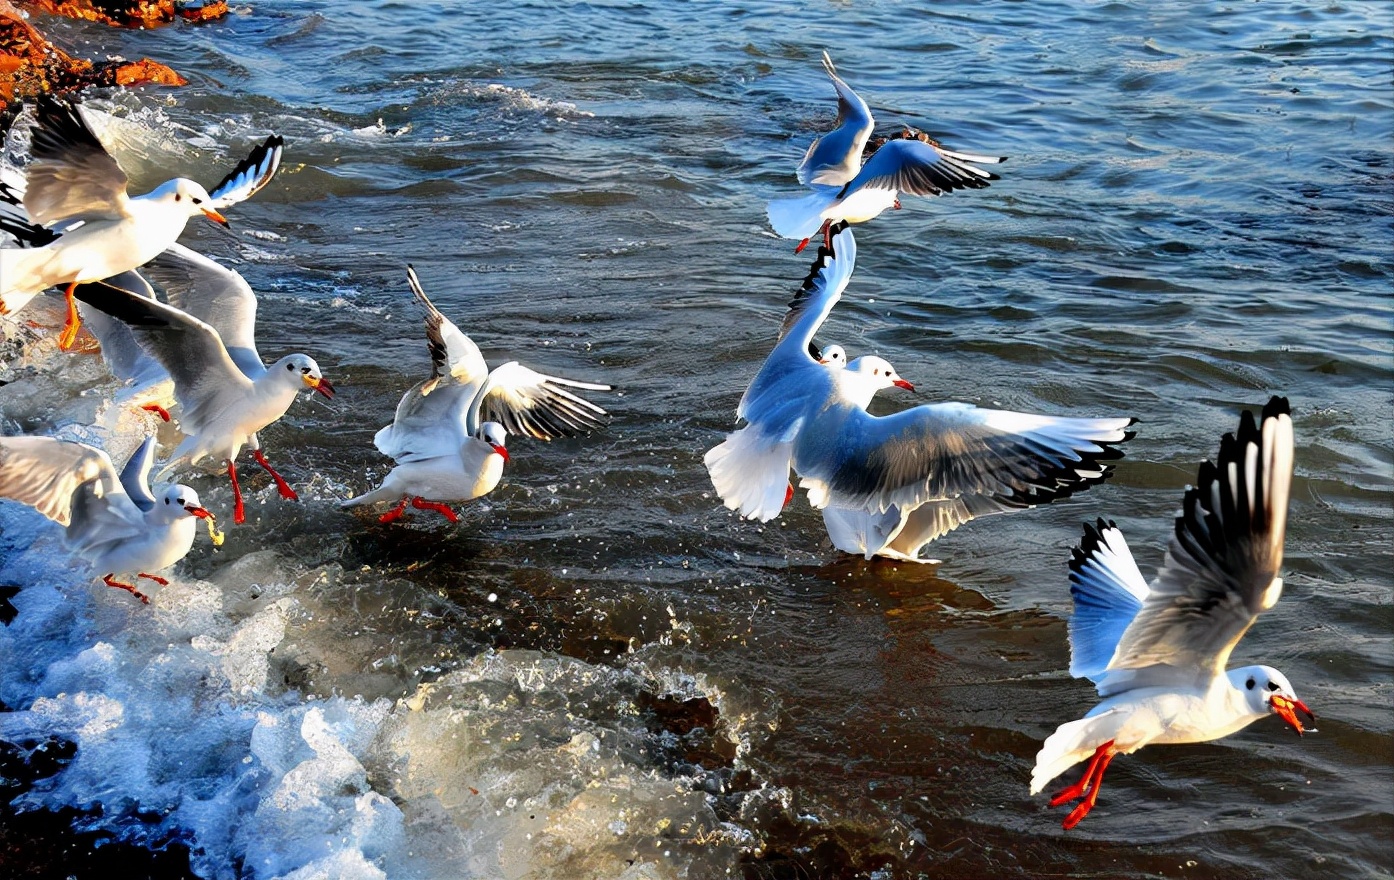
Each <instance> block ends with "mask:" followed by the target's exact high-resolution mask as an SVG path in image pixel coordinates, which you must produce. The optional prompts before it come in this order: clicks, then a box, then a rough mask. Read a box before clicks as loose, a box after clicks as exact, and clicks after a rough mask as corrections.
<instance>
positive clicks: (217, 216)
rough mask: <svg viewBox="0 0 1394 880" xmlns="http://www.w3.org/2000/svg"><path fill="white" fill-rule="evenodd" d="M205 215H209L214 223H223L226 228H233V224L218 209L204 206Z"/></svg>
mask: <svg viewBox="0 0 1394 880" xmlns="http://www.w3.org/2000/svg"><path fill="white" fill-rule="evenodd" d="M203 216H205V217H207V218H208V219H209V220H212V221H213V222H214V223H219V224H222V226H223V228H225V229H231V228H232V224H231V223H229V222H227V218H226V217H224V216H223V215H222V214H219V213H218V212H217V211H215V210H213V209H212V208H204V209H203Z"/></svg>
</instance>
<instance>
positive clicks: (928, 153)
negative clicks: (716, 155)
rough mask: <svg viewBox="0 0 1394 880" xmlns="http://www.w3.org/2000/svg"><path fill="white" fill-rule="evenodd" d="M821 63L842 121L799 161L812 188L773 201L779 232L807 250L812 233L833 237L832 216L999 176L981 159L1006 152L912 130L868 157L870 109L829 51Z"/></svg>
mask: <svg viewBox="0 0 1394 880" xmlns="http://www.w3.org/2000/svg"><path fill="white" fill-rule="evenodd" d="M823 69H824V70H826V71H827V73H828V77H829V78H830V79H831V80H832V82H833V88H834V89H835V90H836V91H837V123H836V127H835V128H834V129H833V130H832V131H831V132H829V133H828V134H826V135H824V136H822V137H820V138H818V139H817V140H815V141H814V142H813V144H812V145H811V146H809V148H808V152H807V153H805V154H804V158H803V161H802V162H800V163H799V168H798V179H799V183H802V184H804V185H806V186H809V187H811V188H812V189H813V193H812V194H810V195H807V196H803V197H800V198H792V199H775V200H774V201H772V202H770V203H769V206H768V215H769V220H770V225H771V226H772V227H774V231H775V232H776V233H778V234H779V236H780V237H781V238H797V239H802V240H801V241H800V242H799V245H798V247H796V248H795V249H794V252H795V253H799V252H800V251H802V250H803V249H804V248H805V247H806V246H807V245H808V242H809V239H811V238H812V237H813V236H814V235H817V234H818V233H820V232H821V233H822V234H823V236H824V238H823V244H824V246H827V244H828V242H829V241H830V240H831V235H830V233H829V227H830V226H831V224H833V223H837V222H839V221H846V222H848V223H865V222H866V221H867V220H870V219H872V218H874V217H876V216H879V215H880V214H881V212H882V211H884V210H886V209H887V208H892V207H894V208H899V207H900V193H902V192H904V193H909V194H911V195H917V196H939V195H943V194H944V193H948V192H953V191H954V190H957V189H982V188H983V187H986V186H987V185H988V181H991V180H998V179H999V178H998V176H997V175H996V174H993V173H992V172H990V171H984V170H983V169H981V168H979V167H977V166H978V165H996V164H999V163H1002V162H1005V161H1007V157H1006V156H985V155H980V154H977V153H960V152H957V151H955V150H947V149H945V148H944V147H942V146H940V145H939V144H938V143H937V142H935V141H934V140H932V139H930V138H928V137H923V138H921V136H920V135H919V133H918V132H911V131H910V130H909V129H907V130H906V132H905V136H903V137H896V138H891V139H887V140H886V141H885V143H884V144H883V145H882V146H881V147H880V148H879V149H878V150H876V152H875V153H874V154H872V156H871V158H870V159H867V160H866V163H865V164H863V163H862V154H863V151H864V150H865V148H866V145H867V140H868V139H869V138H870V136H871V132H872V129H873V128H874V127H875V120H874V119H873V118H872V116H871V109H870V108H869V107H868V106H867V104H866V102H865V101H863V100H862V99H861V97H860V96H858V95H857V93H856V92H854V91H852V88H851V87H850V86H848V85H847V83H845V82H843V80H842V78H841V77H839V76H838V75H837V69H836V68H835V67H833V63H832V59H831V58H829V57H828V53H827V52H824V53H823Z"/></svg>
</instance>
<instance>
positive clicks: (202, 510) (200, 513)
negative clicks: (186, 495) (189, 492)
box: [184, 504, 213, 519]
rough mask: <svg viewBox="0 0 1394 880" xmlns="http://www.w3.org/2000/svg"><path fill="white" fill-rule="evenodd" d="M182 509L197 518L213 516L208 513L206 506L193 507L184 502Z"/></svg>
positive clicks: (210, 517)
mask: <svg viewBox="0 0 1394 880" xmlns="http://www.w3.org/2000/svg"><path fill="white" fill-rule="evenodd" d="M184 509H185V510H187V511H188V512H189V513H190V514H192V515H193V516H196V517H198V518H199V519H212V518H213V514H211V513H209V512H208V508H206V507H194V506H193V505H192V504H186V505H184Z"/></svg>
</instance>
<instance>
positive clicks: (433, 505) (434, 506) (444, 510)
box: [411, 498, 460, 522]
mask: <svg viewBox="0 0 1394 880" xmlns="http://www.w3.org/2000/svg"><path fill="white" fill-rule="evenodd" d="M411 506H412V507H415V508H416V509H417V510H434V511H435V512H436V513H439V514H440V515H441V516H443V517H445V518H446V519H448V520H450V521H451V522H459V521H460V518H459V517H458V516H456V515H455V511H453V510H451V509H450V508H449V507H448V506H446V505H444V504H441V503H440V502H439V501H427V500H426V499H425V498H413V499H411Z"/></svg>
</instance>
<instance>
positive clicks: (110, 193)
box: [24, 95, 128, 224]
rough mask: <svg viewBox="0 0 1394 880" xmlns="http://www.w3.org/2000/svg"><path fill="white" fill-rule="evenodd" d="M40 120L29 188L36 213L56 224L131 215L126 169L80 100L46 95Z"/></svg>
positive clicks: (28, 201)
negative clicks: (95, 128)
mask: <svg viewBox="0 0 1394 880" xmlns="http://www.w3.org/2000/svg"><path fill="white" fill-rule="evenodd" d="M35 120H36V122H35V125H34V128H33V135H32V141H31V145H30V148H29V149H30V153H31V154H32V155H33V158H34V160H33V162H31V163H30V164H29V168H28V171H27V174H26V181H27V186H26V189H25V192H24V209H25V210H26V211H28V212H29V217H30V219H32V220H33V221H34V222H36V223H42V224H50V223H55V222H57V221H59V220H69V219H75V220H99V219H106V220H114V219H118V218H122V217H126V216H128V206H127V202H128V199H127V197H126V184H127V180H126V173H125V172H124V171H122V170H121V166H119V165H117V164H116V160H115V159H113V158H112V157H111V154H110V153H108V152H107V151H106V148H105V147H103V146H102V143H101V141H99V140H97V136H96V135H95V134H93V133H92V129H91V128H89V127H88V126H87V121H86V120H85V119H84V118H83V116H82V112H81V111H80V110H79V109H78V107H77V105H76V104H74V103H72V102H70V101H66V100H61V99H58V98H54V97H51V96H48V95H40V96H39V98H38V102H37V112H36V114H35Z"/></svg>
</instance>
